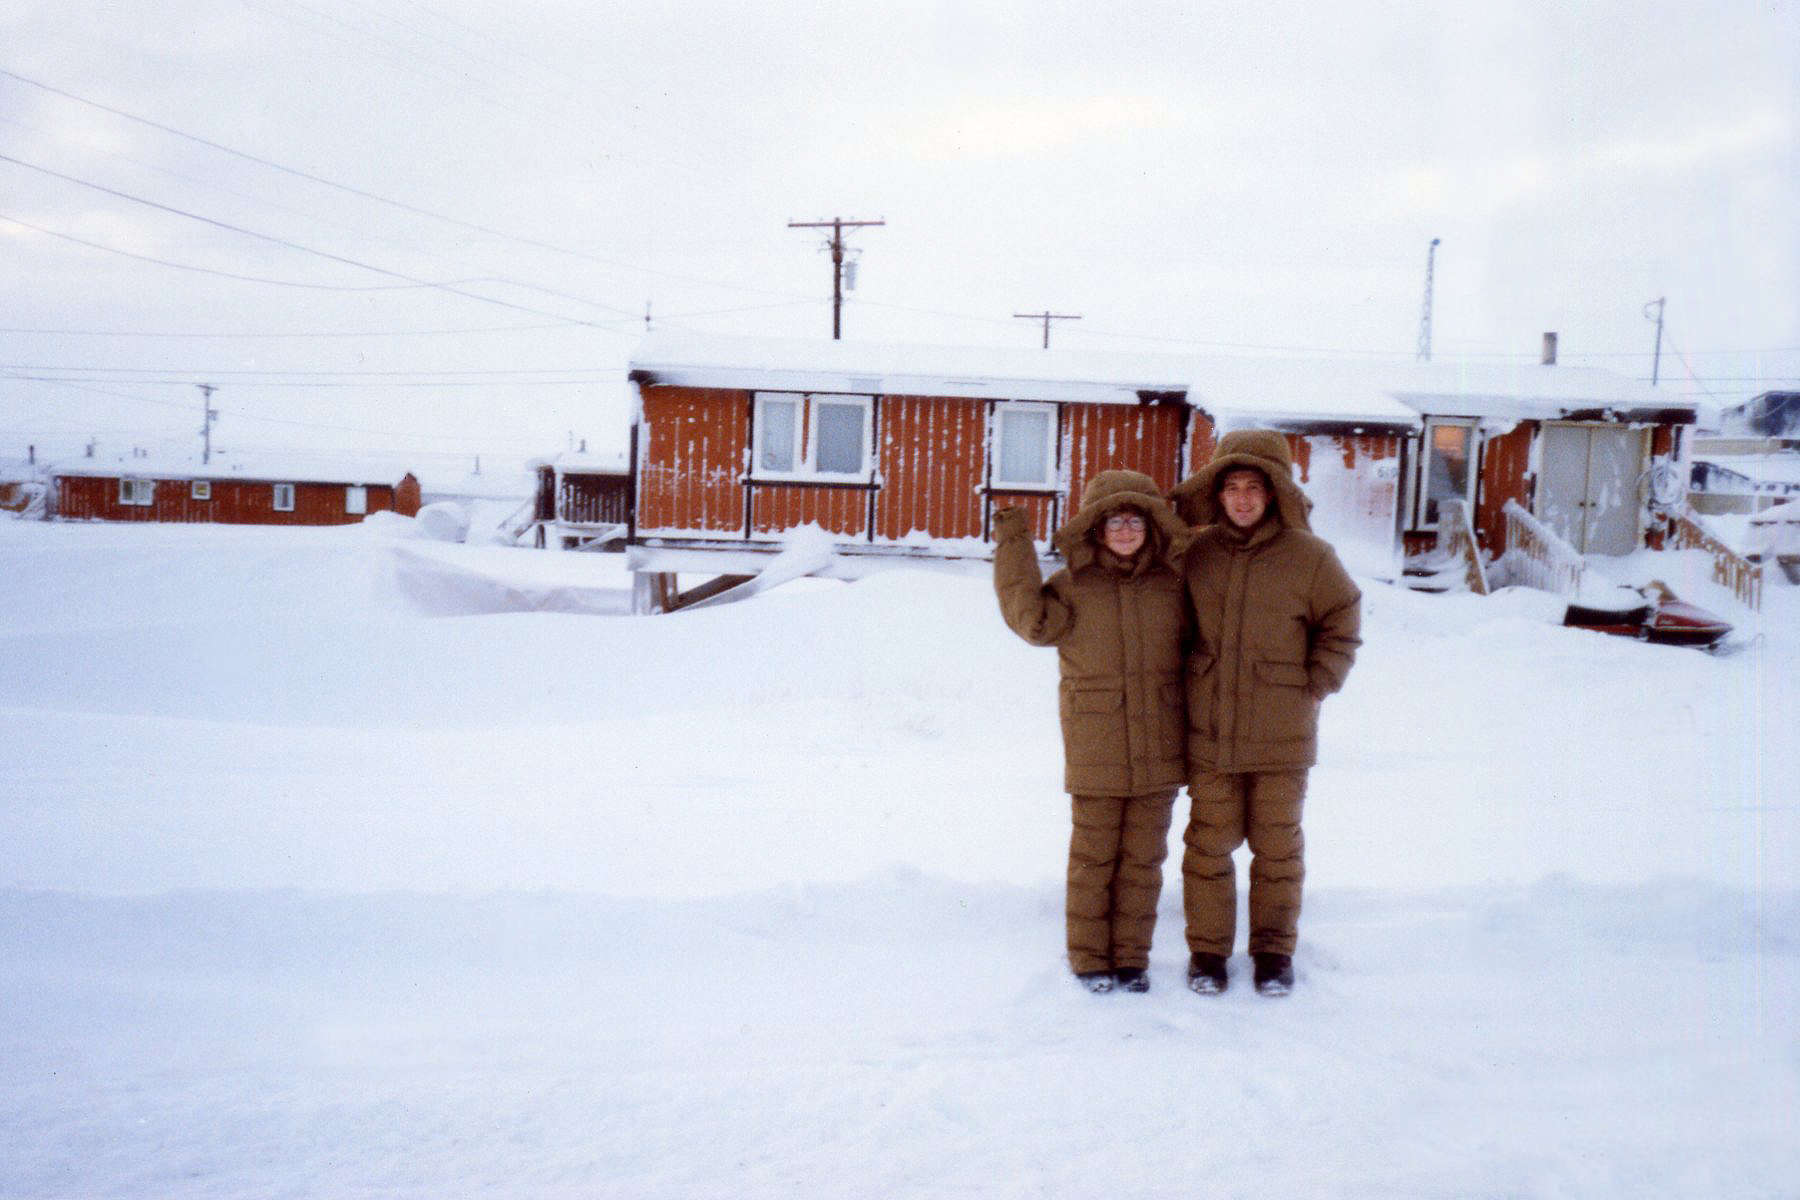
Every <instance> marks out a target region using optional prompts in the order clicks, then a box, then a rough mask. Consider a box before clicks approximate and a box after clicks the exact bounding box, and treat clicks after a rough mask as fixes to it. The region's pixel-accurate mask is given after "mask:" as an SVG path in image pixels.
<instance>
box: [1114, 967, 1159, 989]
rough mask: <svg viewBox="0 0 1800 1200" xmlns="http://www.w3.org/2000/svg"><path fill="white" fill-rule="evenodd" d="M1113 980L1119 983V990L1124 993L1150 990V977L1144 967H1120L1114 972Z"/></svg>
mask: <svg viewBox="0 0 1800 1200" xmlns="http://www.w3.org/2000/svg"><path fill="white" fill-rule="evenodd" d="M1113 978H1114V979H1116V980H1118V981H1119V990H1120V991H1123V992H1147V991H1149V990H1150V976H1149V974H1148V973H1147V972H1146V971H1145V970H1144V968H1142V967H1120V968H1119V969H1118V970H1116V971H1114V972H1113Z"/></svg>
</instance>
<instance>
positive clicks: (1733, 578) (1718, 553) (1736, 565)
mask: <svg viewBox="0 0 1800 1200" xmlns="http://www.w3.org/2000/svg"><path fill="white" fill-rule="evenodd" d="M1669 545H1670V546H1671V548H1673V549H1676V550H1704V551H1706V552H1707V553H1708V554H1710V555H1712V560H1713V582H1714V583H1717V584H1720V585H1722V586H1724V587H1726V588H1729V589H1730V591H1731V594H1732V595H1734V596H1736V597H1737V598H1738V599H1739V600H1741V601H1742V602H1743V603H1744V605H1745V606H1746V607H1748V608H1750V609H1753V610H1755V611H1757V612H1761V611H1762V585H1763V572H1762V565H1761V564H1760V563H1753V562H1751V561H1750V560H1749V559H1747V558H1745V557H1744V556H1743V555H1741V554H1739V553H1738V552H1737V551H1735V550H1733V549H1732V548H1731V547H1730V546H1727V545H1726V544H1725V543H1724V542H1721V541H1720V540H1719V539H1718V538H1717V537H1716V536H1714V534H1713V532H1712V531H1711V530H1709V529H1708V528H1707V527H1706V526H1705V525H1702V524H1701V523H1700V516H1699V514H1698V513H1696V512H1695V511H1694V510H1693V509H1691V508H1685V509H1683V510H1681V511H1680V512H1678V513H1676V515H1675V528H1674V531H1673V533H1672V534H1671V536H1670V538H1669Z"/></svg>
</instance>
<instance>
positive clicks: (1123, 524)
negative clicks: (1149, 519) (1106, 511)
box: [1106, 517, 1144, 533]
mask: <svg viewBox="0 0 1800 1200" xmlns="http://www.w3.org/2000/svg"><path fill="white" fill-rule="evenodd" d="M1143 527H1144V518H1142V517H1108V518H1106V532H1108V533H1117V532H1118V531H1119V530H1121V529H1129V530H1131V531H1132V532H1134V533H1135V532H1137V531H1138V530H1141V529H1143Z"/></svg>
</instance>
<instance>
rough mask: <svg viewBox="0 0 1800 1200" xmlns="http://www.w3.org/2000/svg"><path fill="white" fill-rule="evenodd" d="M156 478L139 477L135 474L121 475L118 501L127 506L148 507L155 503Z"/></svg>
mask: <svg viewBox="0 0 1800 1200" xmlns="http://www.w3.org/2000/svg"><path fill="white" fill-rule="evenodd" d="M155 496H156V480H154V479H140V478H138V477H137V476H135V475H125V476H121V477H120V479H119V503H120V504H122V505H124V506H126V507H127V508H148V507H150V505H151V504H153V503H155Z"/></svg>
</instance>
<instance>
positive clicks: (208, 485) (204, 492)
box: [188, 479, 212, 500]
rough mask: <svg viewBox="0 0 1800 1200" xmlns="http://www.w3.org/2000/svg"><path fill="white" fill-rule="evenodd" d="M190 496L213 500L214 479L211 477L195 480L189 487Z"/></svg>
mask: <svg viewBox="0 0 1800 1200" xmlns="http://www.w3.org/2000/svg"><path fill="white" fill-rule="evenodd" d="M188 496H189V498H190V499H194V500H211V499H212V480H210V479H196V480H194V482H193V484H192V485H191V486H190V487H189V488H188Z"/></svg>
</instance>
